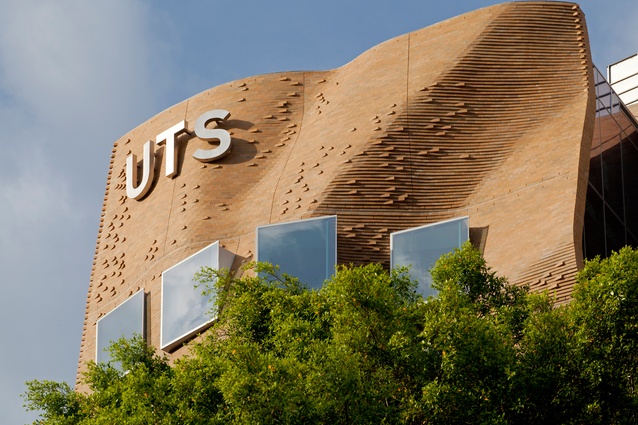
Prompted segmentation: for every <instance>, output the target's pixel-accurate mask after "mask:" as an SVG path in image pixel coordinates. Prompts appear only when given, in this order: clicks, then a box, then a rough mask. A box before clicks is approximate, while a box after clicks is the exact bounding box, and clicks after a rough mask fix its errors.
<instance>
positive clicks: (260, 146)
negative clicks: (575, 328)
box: [79, 2, 638, 372]
mask: <svg viewBox="0 0 638 425" xmlns="http://www.w3.org/2000/svg"><path fill="white" fill-rule="evenodd" d="M637 137H638V135H637V133H636V123H635V121H634V118H633V116H631V114H629V113H628V112H627V109H626V107H625V106H624V105H623V104H622V103H621V102H620V101H618V99H617V96H616V95H615V94H614V93H613V91H612V90H611V88H610V86H609V85H608V84H607V83H606V82H605V80H604V78H603V77H602V76H601V75H600V73H599V72H598V71H597V70H596V69H595V68H594V67H593V64H592V61H591V55H590V50H589V41H588V37H587V28H586V25H585V17H584V15H583V13H582V11H581V10H580V8H579V7H578V5H576V4H574V3H563V2H520V3H508V4H503V5H498V6H493V7H488V8H485V9H481V10H478V11H475V12H471V13H468V14H465V15H462V16H459V17H457V18H453V19H450V20H447V21H445V22H442V23H439V24H436V25H433V26H431V27H428V28H425V29H422V30H419V31H416V32H413V33H410V34H406V35H403V36H400V37H397V38H394V39H391V40H389V41H387V42H385V43H382V44H380V45H378V46H376V47H373V48H372V49H370V50H368V51H367V52H365V53H363V54H362V55H360V56H359V57H357V58H355V59H354V60H353V61H352V62H350V63H348V64H347V65H344V66H343V67H341V68H338V69H334V70H330V71H323V72H282V73H279V74H268V75H260V76H256V77H250V78H246V79H243V80H240V81H233V82H230V83H228V84H224V85H222V86H218V87H215V88H212V89H210V90H207V91H205V92H203V93H200V94H198V95H196V96H194V97H192V98H190V99H187V100H185V101H183V102H181V103H179V104H177V105H175V106H173V107H171V108H169V109H167V110H165V111H163V112H162V113H160V114H158V115H157V116H155V117H154V118H152V119H150V120H148V121H147V122H145V123H144V124H142V125H140V126H139V127H137V128H136V129H134V130H132V131H131V132H129V133H128V134H126V135H124V136H123V137H122V138H121V139H120V140H118V141H117V142H115V144H114V147H113V152H112V156H111V162H110V167H109V173H108V178H107V185H106V192H105V197H104V206H103V210H102V218H101V224H100V228H99V232H98V238H97V246H96V251H95V259H94V263H93V272H92V276H91V282H90V286H89V291H88V297H87V307H86V317H85V322H84V330H83V336H82V345H81V349H80V362H79V371H80V372H81V371H82V370H84V364H85V362H86V361H88V360H93V359H96V358H97V359H98V360H105V359H107V357H103V354H102V353H103V351H102V348H103V347H104V346H106V345H108V342H109V341H110V340H111V339H116V338H118V337H119V336H120V335H130V334H131V333H132V332H140V333H143V334H144V335H145V337H146V339H147V341H148V342H149V343H150V344H152V345H153V346H155V347H158V349H161V350H164V351H165V352H167V353H169V354H170V355H171V356H179V355H181V354H182V353H183V352H184V351H183V349H182V348H181V347H182V343H183V342H184V341H186V340H188V339H190V338H193V336H194V335H196V334H197V332H200V331H201V330H203V329H204V328H205V327H206V325H207V323H209V321H210V317H209V316H207V315H206V314H205V311H206V309H207V300H205V299H203V298H202V297H201V296H200V295H199V293H198V292H197V291H196V290H194V288H193V282H192V280H191V278H192V275H193V273H194V271H196V270H198V269H199V267H201V266H202V265H209V266H211V267H230V268H231V269H233V270H239V268H240V266H241V265H242V264H243V263H245V262H247V261H251V260H257V259H258V260H269V261H272V262H275V263H279V264H281V265H282V268H283V269H284V270H285V271H288V272H290V273H292V274H301V272H303V271H308V270H309V271H310V273H308V274H301V275H300V277H301V278H302V280H304V281H306V282H308V283H309V284H310V285H311V286H317V285H319V284H320V283H321V282H322V281H323V279H324V278H326V277H327V276H329V275H330V273H331V272H332V270H333V269H334V264H335V263H337V264H343V263H346V264H347V263H354V264H362V263H367V262H379V263H382V264H383V265H385V266H386V267H390V266H391V265H395V264H406V263H409V264H412V266H413V268H412V271H413V273H414V276H415V277H417V278H418V279H419V282H420V284H421V290H422V291H423V292H424V293H427V290H428V285H427V279H428V275H427V269H428V267H429V264H428V262H427V261H426V260H424V259H425V258H436V257H437V256H438V255H440V254H441V253H443V252H446V251H448V250H450V249H451V248H452V247H454V246H458V245H459V244H460V243H461V242H462V241H464V240H466V239H468V238H469V239H470V240H471V241H472V242H473V243H474V244H475V245H476V246H478V247H480V249H481V250H482V251H483V253H484V256H485V258H486V259H487V261H488V262H489V264H490V265H491V266H492V267H493V268H495V269H496V270H497V271H498V272H499V273H500V274H502V275H505V276H508V277H509V279H510V281H512V282H514V283H518V284H528V285H530V286H531V288H532V289H533V290H549V291H551V292H552V293H554V294H555V296H556V297H557V300H558V302H566V301H567V300H568V299H569V297H570V292H571V288H572V286H573V284H574V279H575V274H576V273H577V271H578V269H579V268H580V267H581V266H582V263H583V258H584V257H587V256H592V255H596V254H602V255H607V254H608V253H609V252H610V251H611V250H612V249H617V248H619V247H621V246H623V245H625V244H626V243H629V244H635V243H637V242H636V241H637V240H638V239H636V238H635V236H634V235H638V231H636V229H635V227H636V223H635V219H633V221H632V220H630V218H632V217H636V216H637V215H636V214H635V209H636V208H638V205H636V199H637V198H636V196H635V194H634V193H633V192H631V191H632V190H634V189H633V188H634V187H638V185H636V184H635V182H637V181H638V175H636V173H637V171H636V167H631V166H629V165H628V164H629V163H630V162H632V161H635V159H636V158H635V156H636V155H638V150H637V148H638V139H637ZM136 155H137V156H141V157H142V160H141V161H138V158H137V156H136ZM428 261H429V260H428ZM300 264H303V267H298V266H299V265H300Z"/></svg>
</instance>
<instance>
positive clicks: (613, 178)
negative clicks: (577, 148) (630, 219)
mask: <svg viewBox="0 0 638 425" xmlns="http://www.w3.org/2000/svg"><path fill="white" fill-rule="evenodd" d="M616 129H617V130H616V131H617V133H616V135H614V136H613V137H611V138H610V139H609V140H606V141H605V142H604V144H603V146H602V149H603V153H602V160H603V196H604V197H605V202H607V204H609V205H610V206H611V208H612V209H613V210H614V211H615V212H616V215H618V216H619V217H620V218H621V219H622V220H624V207H623V181H622V151H621V144H620V140H621V139H620V135H619V134H618V133H619V132H620V128H618V127H616Z"/></svg>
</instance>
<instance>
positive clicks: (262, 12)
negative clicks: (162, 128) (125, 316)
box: [0, 0, 638, 424]
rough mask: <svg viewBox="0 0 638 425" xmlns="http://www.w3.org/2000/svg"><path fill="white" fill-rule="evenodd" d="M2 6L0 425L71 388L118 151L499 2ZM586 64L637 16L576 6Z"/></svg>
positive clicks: (620, 2)
mask: <svg viewBox="0 0 638 425" xmlns="http://www.w3.org/2000/svg"><path fill="white" fill-rule="evenodd" d="M448 3H449V4H444V3H443V2H440V1H431V0H409V1H408V0H405V1H397V2H388V1H378V0H370V1H366V2H354V1H352V2H343V1H334V0H326V1H322V2H309V1H280V2H261V1H256V0H253V1H242V0H238V1H234V2H218V1H202V0H193V1H190V2H169V1H163V0H162V1H154V2H151V1H150V0H145V1H141V0H113V1H109V2H86V1H81V0H59V1H56V2H44V1H40V0H22V1H19V2H18V1H11V0H0V128H2V132H1V135H0V146H1V148H2V155H0V288H1V289H2V295H1V296H0V338H1V341H2V347H3V349H2V350H0V400H2V402H1V403H0V418H2V419H1V422H2V423H6V424H21V423H25V422H31V421H33V420H34V419H35V417H36V415H35V414H33V413H26V412H24V409H23V408H22V403H23V401H22V399H21V398H20V394H21V393H23V392H24V390H25V387H24V382H25V381H27V380H31V379H51V380H66V381H69V382H71V383H72V382H73V381H74V379H75V372H76V366H77V359H78V354H79V348H80V338H81V333H82V323H83V320H84V308H85V301H86V294H87V290H88V284H89V278H90V273H91V263H92V261H93V254H94V250H95V240H96V236H97V230H98V224H99V219H100V211H101V207H102V200H103V195H104V188H105V183H106V176H107V171H108V163H109V158H110V153H111V149H112V144H113V142H114V141H115V140H117V139H118V138H119V137H120V136H122V135H123V134H124V133H126V132H127V131H129V130H131V129H132V128H134V127H136V126H137V125H139V124H141V123H142V122H144V121H145V120H147V119H148V118H151V117H152V116H154V115H155V114H157V113H159V112H160V111H162V110H164V109H166V108H168V107H170V106H171V105H173V104H175V103H178V102H180V101H182V100H184V99H186V98H188V97H190V96H193V95H195V94H197V93H199V92H201V91H203V90H206V89H208V88H210V87H214V86H217V85H220V84H223V83H227V82H230V81H233V80H236V79H240V78H244V77H249V76H251V75H257V74H265V73H270V72H279V71H292V70H323V69H331V68H336V67H339V66H341V65H344V64H345V63H347V62H349V61H351V60H352V59H354V58H355V57H356V56H358V55H359V54H361V53H362V52H364V51H365V50H367V49H369V48H372V47H374V46H375V45H377V44H379V43H382V42H384V41H386V40H388V39H390V38H393V37H395V36H399V35H401V34H405V33H407V32H410V31H414V30H417V29H420V28H423V27H426V26H429V25H432V24H435V23H437V22H440V21H442V20H445V19H448V18H451V17H453V16H456V15H459V14H462V13H465V12H469V11H471V10H475V9H478V8H481V7H484V6H489V5H491V4H496V3H499V2H496V1H488V0H484V1H479V0H470V1H463V2H448ZM581 7H582V8H583V10H584V12H585V15H586V17H587V24H588V28H589V35H590V42H591V46H592V55H593V58H594V62H595V63H596V64H597V65H598V66H599V67H600V68H601V70H604V68H605V66H606V65H607V64H609V63H612V62H615V61H617V60H619V59H622V58H624V57H626V56H629V55H632V54H634V53H636V52H637V51H638V29H636V28H638V27H637V26H636V25H635V23H636V22H638V3H636V2H634V1H632V0H610V1H607V2H601V1H597V0H588V1H584V2H582V3H581Z"/></svg>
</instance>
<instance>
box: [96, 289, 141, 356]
mask: <svg viewBox="0 0 638 425" xmlns="http://www.w3.org/2000/svg"><path fill="white" fill-rule="evenodd" d="M136 334H137V335H141V336H144V290H143V289H142V290H139V291H137V292H136V293H135V294H133V295H132V296H130V297H129V298H128V299H127V300H126V301H124V302H123V303H122V304H120V305H119V306H118V307H116V308H114V309H113V310H112V311H110V312H109V313H107V314H106V315H105V316H104V317H102V318H100V319H99V320H98V321H97V350H96V351H97V352H96V356H95V361H96V362H98V363H100V362H102V363H108V362H109V361H110V360H111V354H110V353H109V352H108V351H106V349H107V348H109V347H110V345H111V343H113V342H115V341H117V340H119V339H120V338H132V337H133V336H134V335H136ZM113 366H115V367H118V368H119V366H118V365H117V364H113Z"/></svg>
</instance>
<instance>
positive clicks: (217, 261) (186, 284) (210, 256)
mask: <svg viewBox="0 0 638 425" xmlns="http://www.w3.org/2000/svg"><path fill="white" fill-rule="evenodd" d="M234 258H235V254H233V253H231V252H229V251H227V250H225V249H224V248H222V247H220V246H219V242H215V243H214V244H212V245H209V246H207V247H206V248H204V249H202V250H201V251H199V252H198V253H196V254H193V255H192V256H190V257H188V258H187V259H185V260H183V261H182V262H181V263H179V264H177V265H176V266H173V267H172V268H170V269H168V270H166V271H165V272H164V273H162V319H161V347H162V349H164V350H171V349H173V348H175V347H177V346H179V344H181V343H182V342H184V341H185V340H186V339H187V338H189V337H191V336H192V335H193V334H195V333H196V332H198V331H201V330H202V328H204V327H205V326H206V325H208V324H209V323H210V322H211V321H212V319H213V318H211V316H210V315H209V314H208V311H209V310H210V308H211V306H212V301H213V296H214V295H212V294H211V295H208V296H204V295H202V288H196V287H195V286H196V285H197V284H198V282H197V281H195V280H194V276H195V273H197V272H198V271H199V270H200V269H201V268H202V267H212V268H214V269H220V268H230V267H231V266H232V264H233V259H234Z"/></svg>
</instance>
